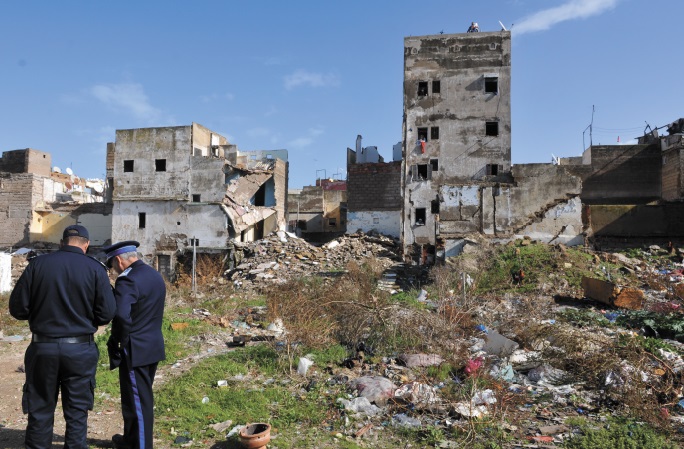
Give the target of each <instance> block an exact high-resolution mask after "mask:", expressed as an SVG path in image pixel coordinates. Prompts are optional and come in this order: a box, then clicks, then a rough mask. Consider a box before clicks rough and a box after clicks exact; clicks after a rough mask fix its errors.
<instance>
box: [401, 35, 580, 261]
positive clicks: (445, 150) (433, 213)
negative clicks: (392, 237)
mask: <svg viewBox="0 0 684 449" xmlns="http://www.w3.org/2000/svg"><path fill="white" fill-rule="evenodd" d="M510 87H511V34H510V32H508V31H500V32H479V33H464V34H440V35H433V36H418V37H407V38H405V39H404V121H403V133H404V138H403V159H404V168H403V174H402V190H403V192H404V200H403V210H402V229H401V233H402V236H401V237H402V242H403V247H404V252H405V254H406V255H407V257H411V256H412V257H413V258H414V260H418V261H419V262H423V263H425V262H430V261H432V260H435V258H440V257H445V256H449V255H453V254H457V253H458V251H459V250H460V248H462V246H463V245H464V237H465V236H467V235H468V234H473V233H479V234H483V235H488V236H491V237H510V236H513V235H531V236H534V237H535V238H539V239H542V240H546V241H557V242H565V243H568V242H570V243H572V242H578V241H582V239H583V237H582V232H583V225H582V219H581V201H580V198H579V194H580V192H581V187H582V183H581V179H580V178H579V177H578V176H574V175H572V174H570V173H569V172H567V171H566V169H565V167H562V166H559V165H553V164H526V165H520V166H512V165H511V92H510Z"/></svg>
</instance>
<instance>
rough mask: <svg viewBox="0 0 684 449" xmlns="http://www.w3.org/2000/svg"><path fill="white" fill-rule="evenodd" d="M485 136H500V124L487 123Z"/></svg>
mask: <svg viewBox="0 0 684 449" xmlns="http://www.w3.org/2000/svg"><path fill="white" fill-rule="evenodd" d="M485 135H487V136H498V135H499V122H487V123H486V124H485Z"/></svg>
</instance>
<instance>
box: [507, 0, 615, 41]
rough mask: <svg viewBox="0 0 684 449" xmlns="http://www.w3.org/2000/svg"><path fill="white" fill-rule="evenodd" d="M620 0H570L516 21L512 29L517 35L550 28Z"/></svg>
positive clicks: (583, 16) (598, 12) (594, 12)
mask: <svg viewBox="0 0 684 449" xmlns="http://www.w3.org/2000/svg"><path fill="white" fill-rule="evenodd" d="M618 1H619V0H569V1H567V2H566V3H564V4H562V5H560V6H556V7H555V8H549V9H544V10H542V11H539V12H537V13H535V14H532V15H531V16H528V17H526V18H524V19H523V20H522V22H519V23H516V24H515V26H514V27H513V29H512V31H513V32H514V33H515V34H516V35H520V34H525V33H532V32H535V31H543V30H548V29H549V28H551V27H552V26H553V25H556V24H558V23H561V22H565V21H567V20H574V19H586V18H587V17H591V16H596V15H599V14H601V13H603V12H605V11H608V10H610V9H613V8H614V7H615V6H616V5H617V4H618Z"/></svg>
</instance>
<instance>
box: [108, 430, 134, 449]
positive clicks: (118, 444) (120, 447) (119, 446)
mask: <svg viewBox="0 0 684 449" xmlns="http://www.w3.org/2000/svg"><path fill="white" fill-rule="evenodd" d="M112 443H114V447H115V448H116V449H130V448H131V447H130V446H129V445H128V444H126V440H124V436H123V435H121V434H120V433H117V434H116V435H114V436H113V437H112Z"/></svg>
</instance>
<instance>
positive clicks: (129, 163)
mask: <svg viewBox="0 0 684 449" xmlns="http://www.w3.org/2000/svg"><path fill="white" fill-rule="evenodd" d="M132 171H133V161H132V160H128V161H124V173H126V172H132Z"/></svg>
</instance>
